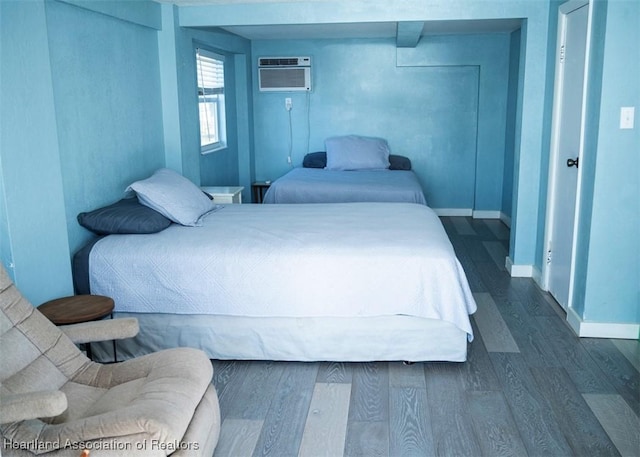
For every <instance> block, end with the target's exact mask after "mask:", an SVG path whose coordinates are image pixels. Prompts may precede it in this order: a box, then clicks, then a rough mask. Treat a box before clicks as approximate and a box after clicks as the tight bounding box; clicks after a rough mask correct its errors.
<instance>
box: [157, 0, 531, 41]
mask: <svg viewBox="0 0 640 457" xmlns="http://www.w3.org/2000/svg"><path fill="white" fill-rule="evenodd" d="M156 1H159V2H161V3H173V4H175V5H178V6H202V5H222V4H234V3H238V4H240V3H245V4H246V3H262V4H265V3H301V2H305V3H308V2H322V1H326V0H156ZM520 26H521V20H520V19H483V20H455V21H426V22H425V23H424V26H423V28H422V32H421V36H424V35H451V34H471V33H500V32H512V31H513V30H516V29H518V28H519V27H520ZM222 28H223V29H225V30H227V31H229V32H231V33H234V34H236V35H240V36H242V37H244V38H248V39H250V40H283V39H289V40H292V39H323V38H324V39H332V38H336V39H337V38H392V37H396V34H397V30H398V23H397V22H361V23H344V24H339V23H337V24H286V25H278V24H273V25H246V26H243V25H240V26H239V25H235V26H229V27H222Z"/></svg>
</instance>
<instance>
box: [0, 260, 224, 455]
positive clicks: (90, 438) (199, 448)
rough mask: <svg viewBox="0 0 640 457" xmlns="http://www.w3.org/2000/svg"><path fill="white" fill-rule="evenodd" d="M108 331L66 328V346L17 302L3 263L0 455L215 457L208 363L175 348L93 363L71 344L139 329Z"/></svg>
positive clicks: (97, 326) (114, 326)
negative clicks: (169, 456) (90, 336)
mask: <svg viewBox="0 0 640 457" xmlns="http://www.w3.org/2000/svg"><path fill="white" fill-rule="evenodd" d="M102 325H104V326H105V328H106V329H107V332H106V333H103V328H102ZM102 325H101V322H93V323H90V325H89V327H86V326H84V324H78V325H74V326H70V328H69V329H67V330H68V331H69V335H71V336H72V338H70V337H69V336H67V335H66V334H65V333H64V332H63V327H56V326H54V325H53V324H52V323H51V322H49V321H48V320H47V319H46V318H45V317H44V316H43V315H42V314H41V313H40V312H39V311H38V310H37V309H36V308H34V307H33V306H32V305H31V304H30V303H29V302H28V301H27V300H26V299H25V298H24V297H22V296H21V295H20V292H19V291H18V290H17V289H16V288H15V286H14V285H13V284H12V283H11V280H10V279H9V277H8V275H7V273H6V271H5V270H4V268H3V267H2V265H0V383H1V384H0V440H1V442H0V455H3V456H32V455H37V454H45V455H46V456H56V457H59V456H73V457H78V456H79V455H80V454H81V452H82V451H83V450H84V449H87V450H89V451H90V455H91V457H97V456H109V457H116V456H127V457H130V456H137V455H140V456H147V455H148V456H165V455H172V456H175V457H179V456H201V455H202V456H207V457H210V456H211V455H212V454H213V450H214V448H215V446H216V443H217V441H218V436H219V433H220V409H219V405H218V397H217V395H216V391H215V388H214V387H213V384H211V378H212V374H213V372H212V367H211V362H210V361H209V359H208V358H207V356H206V355H205V354H204V353H203V352H201V351H198V350H195V349H188V348H177V349H169V350H166V351H161V352H157V353H154V354H149V355H146V356H143V357H139V358H137V359H132V360H128V361H126V362H121V363H116V364H107V365H102V364H99V363H95V362H92V361H91V360H89V359H88V358H87V357H85V355H84V354H83V353H82V352H81V351H80V350H79V349H78V348H77V347H76V346H75V345H74V343H73V341H76V342H87V341H88V340H89V338H88V334H96V336H98V339H113V338H114V337H115V338H124V337H127V336H133V335H134V334H135V333H136V332H137V329H138V327H137V322H136V321H135V319H122V320H120V319H116V320H113V321H103V324H102ZM87 329H88V330H87ZM109 330H110V331H109ZM94 341H95V339H94Z"/></svg>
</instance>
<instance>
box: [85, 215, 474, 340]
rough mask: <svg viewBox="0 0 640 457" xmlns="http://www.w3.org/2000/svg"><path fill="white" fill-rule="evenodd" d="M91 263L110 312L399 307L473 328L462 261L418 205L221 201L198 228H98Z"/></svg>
mask: <svg viewBox="0 0 640 457" xmlns="http://www.w3.org/2000/svg"><path fill="white" fill-rule="evenodd" d="M89 266H90V268H89V281H90V287H91V293H94V294H100V295H107V296H110V297H112V298H113V299H114V301H115V303H116V308H115V311H116V312H127V313H155V314H158V313H159V314H162V313H166V314H185V315H213V316H244V317H278V318H307V317H311V318H352V317H375V316H398V315H405V316H413V317H418V318H423V319H435V320H442V321H446V322H448V323H451V324H453V325H454V326H455V327H456V328H458V329H460V330H462V331H463V332H465V333H466V334H467V336H468V339H469V340H471V339H472V337H473V332H472V329H471V325H470V321H469V314H472V313H473V312H474V311H475V309H476V304H475V302H474V299H473V296H472V294H471V291H470V289H469V286H468V283H467V280H466V277H465V274H464V271H463V269H462V267H461V265H460V263H459V262H458V260H457V258H456V257H455V253H454V251H453V247H452V246H451V243H450V242H449V239H448V238H447V235H446V233H445V231H444V229H443V227H442V224H441V223H440V220H439V219H438V217H437V216H436V215H435V213H434V212H433V211H432V210H431V209H430V208H428V207H427V206H424V205H416V204H408V203H399V204H388V203H340V204H309V205H223V207H222V208H221V209H219V210H218V211H215V212H213V213H210V214H209V215H207V216H206V217H205V218H204V219H203V221H202V226H200V227H183V226H180V225H177V224H173V225H172V226H170V227H169V228H167V229H166V230H164V231H162V232H160V233H156V234H150V235H110V236H107V237H105V238H102V239H100V240H98V241H97V242H96V243H95V245H94V246H93V248H92V249H91V252H90V254H89Z"/></svg>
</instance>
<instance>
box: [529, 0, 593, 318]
mask: <svg viewBox="0 0 640 457" xmlns="http://www.w3.org/2000/svg"><path fill="white" fill-rule="evenodd" d="M585 5H587V8H588V9H589V10H588V17H587V39H586V51H585V62H584V68H585V74H584V82H583V87H582V109H581V112H580V141H579V145H578V156H579V157H580V167H579V168H578V170H577V172H578V178H577V188H576V204H575V214H574V223H573V238H572V248H571V267H570V272H569V295H568V301H567V309H566V311H569V309H571V308H573V289H574V283H575V281H574V279H575V260H576V247H577V239H578V222H579V220H580V206H581V205H580V196H581V193H582V170H583V169H584V164H585V161H588V160H589V158H588V157H585V156H584V154H583V152H584V139H585V125H586V105H587V104H586V98H587V97H586V95H587V89H588V85H589V84H588V82H589V78H588V75H589V71H588V69H589V61H590V48H591V46H590V43H591V18H592V11H593V10H592V9H593V2H592V1H591V0H569V1H567V2H565V3H563V4H561V5H560V6H559V7H558V32H557V36H556V56H555V59H556V60H555V77H554V83H553V87H554V96H553V114H552V124H551V144H550V146H551V147H550V151H549V153H550V154H549V176H548V183H547V186H548V187H547V207H546V215H545V229H544V245H543V249H544V251H543V253H542V254H543V257H542V284H541V286H542V288H543V289H544V290H545V291H548V290H549V281H550V268H549V263H550V262H549V253H550V252H551V253H552V252H553V249H552V248H553V247H552V246H551V239H550V238H551V233H552V229H553V226H554V223H555V220H554V219H555V217H554V212H555V201H556V200H555V197H556V193H557V192H558V191H559V190H558V188H557V183H556V174H557V173H558V164H559V160H558V159H559V156H560V150H559V137H560V134H559V132H560V117H561V116H560V113H561V99H562V91H563V73H564V67H563V66H562V65H560V54H561V45H562V44H563V43H564V39H565V36H566V28H567V15H568V14H569V13H571V12H573V11H575V10H577V9H578V8H581V7H583V6H585ZM567 315H568V314H567Z"/></svg>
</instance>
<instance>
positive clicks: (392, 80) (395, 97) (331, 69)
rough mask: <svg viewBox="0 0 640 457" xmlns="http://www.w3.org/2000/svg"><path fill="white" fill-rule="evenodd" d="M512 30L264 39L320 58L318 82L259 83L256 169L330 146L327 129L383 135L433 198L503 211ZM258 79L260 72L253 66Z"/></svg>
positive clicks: (275, 47)
mask: <svg viewBox="0 0 640 457" xmlns="http://www.w3.org/2000/svg"><path fill="white" fill-rule="evenodd" d="M508 50H509V34H507V33H505V34H493V35H461V36H428V37H423V38H422V40H421V42H420V44H419V45H418V46H417V47H416V48H411V49H408V48H397V47H396V42H395V39H377V40H373V39H369V40H311V41H310V40H286V41H280V40H261V41H254V43H253V53H254V55H255V56H256V58H258V57H260V56H292V55H304V56H310V57H311V58H312V91H311V93H310V94H306V93H304V94H301V93H270V92H256V94H255V96H254V106H255V113H256V121H255V128H256V145H259V147H257V149H256V177H257V178H259V179H271V180H273V179H275V178H277V177H279V176H281V175H282V174H284V173H285V172H286V171H287V170H288V169H289V165H288V163H287V156H288V151H289V123H288V113H287V111H286V110H285V108H284V98H285V97H291V98H292V99H293V110H292V112H291V114H292V127H293V145H292V161H293V165H294V166H300V164H301V162H302V158H303V157H304V154H305V153H307V152H312V151H319V150H324V140H325V139H326V138H327V137H330V136H334V135H344V134H350V133H354V134H360V135H368V136H378V137H383V138H386V139H387V140H388V141H389V144H390V146H391V150H392V152H393V153H397V154H402V155H406V156H408V157H409V158H410V159H411V160H412V162H413V167H414V170H415V171H416V173H417V174H418V177H419V179H420V181H421V183H422V186H423V189H424V191H425V195H426V197H427V201H428V202H429V205H430V206H432V207H433V208H437V209H443V208H445V209H468V210H471V209H478V210H495V211H499V210H501V203H502V202H501V194H502V181H503V166H504V152H505V147H504V141H505V123H506V100H507V87H508V77H509V75H508V59H509V52H508ZM254 79H257V75H255V74H254Z"/></svg>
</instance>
